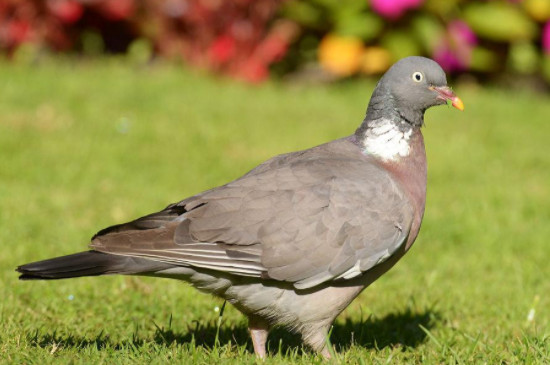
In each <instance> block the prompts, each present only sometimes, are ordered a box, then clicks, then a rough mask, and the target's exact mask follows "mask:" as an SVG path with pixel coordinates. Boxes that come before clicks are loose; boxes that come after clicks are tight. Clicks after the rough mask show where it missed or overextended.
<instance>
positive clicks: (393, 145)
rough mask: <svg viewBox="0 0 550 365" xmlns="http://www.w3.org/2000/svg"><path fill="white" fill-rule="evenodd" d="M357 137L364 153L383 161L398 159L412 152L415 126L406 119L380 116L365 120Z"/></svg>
mask: <svg viewBox="0 0 550 365" xmlns="http://www.w3.org/2000/svg"><path fill="white" fill-rule="evenodd" d="M363 123H364V124H366V125H365V126H363V127H362V128H360V129H359V130H358V131H357V133H358V135H357V137H358V138H359V140H360V141H361V144H362V147H363V153H364V154H371V155H374V156H376V157H378V158H380V159H382V160H383V161H396V160H399V159H401V158H403V157H406V156H408V155H409V154H410V152H411V145H410V140H411V136H412V134H413V128H414V127H413V126H412V125H410V124H409V123H407V122H406V121H404V120H397V121H396V120H392V119H386V118H379V119H375V120H369V121H365V122H363Z"/></svg>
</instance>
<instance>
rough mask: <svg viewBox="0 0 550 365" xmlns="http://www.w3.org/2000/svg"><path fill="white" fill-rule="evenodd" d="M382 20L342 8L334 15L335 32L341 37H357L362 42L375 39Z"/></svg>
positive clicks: (381, 25)
mask: <svg viewBox="0 0 550 365" xmlns="http://www.w3.org/2000/svg"><path fill="white" fill-rule="evenodd" d="M383 25H384V23H383V22H382V19H380V18H379V17H378V16H376V15H375V14H373V13H365V12H357V11H355V10H354V9H350V8H342V10H340V11H338V12H337V13H336V29H335V32H336V33H338V34H340V35H342V36H350V37H358V38H361V39H363V40H364V41H369V40H371V39H373V38H375V37H376V36H377V35H378V34H379V33H380V30H381V29H382V27H383Z"/></svg>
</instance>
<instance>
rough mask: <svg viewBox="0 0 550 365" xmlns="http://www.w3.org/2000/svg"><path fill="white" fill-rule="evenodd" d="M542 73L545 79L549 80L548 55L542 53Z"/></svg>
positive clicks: (549, 61)
mask: <svg viewBox="0 0 550 365" xmlns="http://www.w3.org/2000/svg"><path fill="white" fill-rule="evenodd" d="M542 74H543V76H544V78H545V79H546V81H548V82H550V55H548V54H547V55H544V57H543V58H542Z"/></svg>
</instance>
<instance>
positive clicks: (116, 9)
mask: <svg viewBox="0 0 550 365" xmlns="http://www.w3.org/2000/svg"><path fill="white" fill-rule="evenodd" d="M135 8H136V6H135V2H134V0H104V1H103V2H101V4H100V9H101V11H102V12H103V14H104V15H105V16H106V17H107V18H108V19H110V20H113V21H117V20H124V19H128V18H129V17H131V16H132V15H133V14H134V12H135V10H136V9H135Z"/></svg>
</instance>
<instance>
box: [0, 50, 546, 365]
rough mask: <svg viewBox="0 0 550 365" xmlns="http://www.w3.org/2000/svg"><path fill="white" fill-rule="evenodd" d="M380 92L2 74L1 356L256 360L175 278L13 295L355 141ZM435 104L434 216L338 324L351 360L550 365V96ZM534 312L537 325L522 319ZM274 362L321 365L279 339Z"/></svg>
mask: <svg viewBox="0 0 550 365" xmlns="http://www.w3.org/2000/svg"><path fill="white" fill-rule="evenodd" d="M372 87H373V84H372V83H369V82H365V81H357V82H350V83H345V84H340V85H332V86H296V85H284V84H276V83H271V84H266V85H262V86H259V87H251V86H246V85H242V84H238V83H235V82H232V81H228V80H217V79H213V78H209V77H205V76H200V75H195V74H192V73H190V72H186V71H183V70H180V69H177V68H175V67H169V66H157V67H153V68H138V67H133V66H123V65H121V64H119V63H117V62H110V61H104V62H100V63H97V64H73V63H69V62H62V61H61V62H54V63H51V64H49V63H46V64H43V65H40V66H34V67H30V66H16V65H11V64H5V63H2V64H0V157H1V158H0V245H1V248H2V254H1V255H0V295H1V297H2V300H1V302H0V323H1V332H0V362H2V361H3V362H6V363H29V364H30V363H36V364H44V363H62V364H65V363H81V364H90V363H105V364H134V363H142V364H148V363H158V364H160V363H167V362H168V361H171V362H174V363H176V362H179V363H184V364H187V363H197V364H200V363H202V364H213V363H234V364H240V363H255V362H256V361H257V360H256V359H255V357H254V355H253V353H252V346H251V343H250V340H249V339H248V334H247V331H246V321H245V319H244V318H243V317H242V316H241V315H240V313H239V312H238V311H237V310H236V309H234V308H233V307H231V306H227V307H226V310H225V314H224V317H223V320H222V322H221V326H220V328H219V342H218V343H216V342H215V340H214V339H215V335H216V331H217V321H218V314H217V312H216V311H215V310H214V308H215V307H216V306H221V304H222V302H221V301H220V300H219V299H215V298H212V297H210V296H207V295H204V294H199V293H198V292H197V291H195V290H194V289H192V288H190V287H189V286H188V285H186V284H184V283H181V282H177V281H171V280H166V279H152V278H134V277H102V278H81V279H74V280H66V281H56V282H19V281H18V280H17V275H16V273H15V272H14V269H15V267H16V266H17V265H18V264H23V263H26V262H29V261H33V260H39V259H44V258H48V257H52V256H57V255H63V254H69V253H73V252H76V251H80V250H84V249H86V244H87V243H88V241H89V238H90V237H91V236H92V235H93V234H94V233H95V232H96V231H97V230H99V229H100V228H103V227H105V226H107V225H110V224H113V223H117V222H122V221H126V220H129V219H132V218H134V217H137V216H140V215H143V214H146V213H149V212H152V211H154V210H158V209H160V208H163V207H164V206H165V205H166V204H168V203H170V202H173V201H177V200H180V199H182V198H184V197H186V196H189V195H191V194H194V193H197V192H200V191H202V190H204V189H207V188H210V187H213V186H216V185H219V184H222V183H224V182H227V181H229V180H231V179H234V178H236V177H238V176H240V175H241V174H243V173H244V172H246V171H248V170H249V169H250V168H252V167H254V166H255V165H256V164H258V163H260V162H261V161H263V160H265V159H267V158H269V157H271V156H273V155H275V154H278V153H283V152H287V151H292V150H297V149H303V148H307V147H311V146H314V145H316V144H319V143H322V142H325V141H328V140H331V139H335V138H337V137H340V136H344V135H348V134H350V133H351V132H352V131H354V129H355V128H356V126H357V125H358V124H359V122H360V121H361V119H362V117H363V113H364V109H365V106H366V104H367V101H368V98H369V96H370V93H371V91H372ZM457 92H458V93H459V95H460V96H461V97H462V98H463V100H464V102H465V104H466V111H465V112H464V113H460V112H458V111H455V110H454V109H450V108H446V107H441V108H436V109H433V110H430V111H429V112H428V113H427V116H426V122H427V126H426V128H425V129H424V134H425V138H426V145H427V152H428V159H429V177H428V179H429V186H428V203H427V209H426V215H425V219H424V223H423V227H422V230H421V234H420V236H419V238H418V240H417V242H416V244H415V246H414V248H413V249H412V250H411V252H409V253H408V254H407V255H406V256H405V258H404V259H403V260H402V261H401V262H400V263H399V264H398V265H397V266H396V267H395V268H394V269H392V270H391V271H390V272H389V273H387V274H386V275H385V276H384V277H382V278H381V279H380V280H379V281H377V282H376V283H375V284H373V285H372V286H371V287H370V288H368V289H367V290H366V291H365V292H364V293H363V294H361V295H360V296H359V297H358V298H357V299H356V300H355V301H354V302H353V303H352V304H351V305H350V306H349V308H348V309H347V310H346V311H345V312H344V313H343V314H342V315H341V316H340V317H339V318H338V319H337V321H336V323H335V325H334V328H333V331H332V337H331V341H332V343H333V344H334V346H335V348H336V351H337V352H338V358H337V359H338V360H339V361H340V362H341V363H365V364H367V363H371V362H373V363H387V362H392V363H395V362H408V363H411V362H417V363H419V362H425V363H438V364H439V363H450V364H451V363H452V364H454V363H464V364H469V363H483V362H485V363H544V362H546V363H548V362H550V326H549V320H550V280H549V277H550V265H549V263H548V262H549V258H550V242H549V238H550V224H549V222H550V153H549V152H548V150H549V136H550V119H549V116H550V99H549V98H548V96H544V95H534V94H529V93H523V92H520V91H517V90H509V91H506V92H504V91H498V90H493V89H489V90H485V89H483V88H481V87H477V88H474V87H462V88H460V87H458V88H457ZM532 310H534V313H535V314H534V317H532V319H531V320H528V314H529V312H530V311H532ZM269 351H270V353H271V356H270V358H269V359H268V360H267V361H266V362H265V363H266V364H283V363H293V364H308V363H312V362H313V363H315V362H316V363H322V360H321V359H320V358H319V357H318V356H317V355H316V354H313V353H311V352H310V351H309V350H307V349H303V348H302V347H301V345H300V341H299V338H297V337H296V336H294V335H289V334H288V333H286V332H285V331H282V330H277V331H275V332H274V333H273V334H272V335H271V336H270V340H269Z"/></svg>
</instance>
